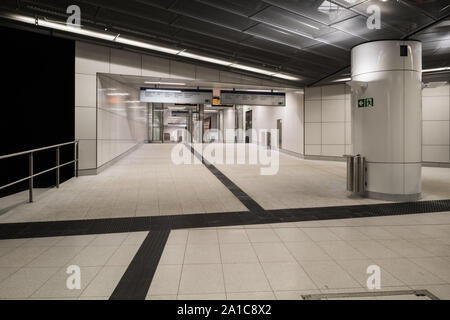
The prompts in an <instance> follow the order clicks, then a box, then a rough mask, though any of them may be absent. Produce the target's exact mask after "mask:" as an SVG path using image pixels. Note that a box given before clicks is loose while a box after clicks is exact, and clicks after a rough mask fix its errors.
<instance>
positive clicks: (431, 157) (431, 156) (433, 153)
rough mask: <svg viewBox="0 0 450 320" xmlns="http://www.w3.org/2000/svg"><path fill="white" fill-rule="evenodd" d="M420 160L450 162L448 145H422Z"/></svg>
mask: <svg viewBox="0 0 450 320" xmlns="http://www.w3.org/2000/svg"><path fill="white" fill-rule="evenodd" d="M422 161H425V162H450V147H449V146H426V145H425V146H423V148H422Z"/></svg>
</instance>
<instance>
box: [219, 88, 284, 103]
mask: <svg viewBox="0 0 450 320" xmlns="http://www.w3.org/2000/svg"><path fill="white" fill-rule="evenodd" d="M220 101H221V103H222V104H240V105H255V106H279V107H284V106H286V94H285V93H284V92H258V91H227V90H222V91H220Z"/></svg>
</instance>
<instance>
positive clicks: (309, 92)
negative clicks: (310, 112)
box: [305, 87, 322, 101]
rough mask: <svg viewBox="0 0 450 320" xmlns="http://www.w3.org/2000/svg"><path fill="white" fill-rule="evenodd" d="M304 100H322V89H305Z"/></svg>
mask: <svg viewBox="0 0 450 320" xmlns="http://www.w3.org/2000/svg"><path fill="white" fill-rule="evenodd" d="M305 100H306V101H310V100H322V87H312V88H306V89H305Z"/></svg>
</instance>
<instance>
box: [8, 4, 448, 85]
mask: <svg viewBox="0 0 450 320" xmlns="http://www.w3.org/2000/svg"><path fill="white" fill-rule="evenodd" d="M71 4H77V5H79V6H80V7H81V12H82V24H83V25H85V26H89V27H94V28H101V29H102V30H104V29H105V27H107V28H108V30H109V31H113V32H117V33H121V34H123V35H127V36H130V37H135V38H136V39H140V40H146V41H151V42H154V43H160V44H163V45H167V46H171V47H178V48H186V49H188V50H190V51H192V52H195V53H199V54H205V55H209V56H213V57H219V58H226V59H232V60H234V61H237V62H240V63H244V64H248V65H251V66H255V67H265V68H269V69H276V70H280V71H282V72H287V73H291V74H295V75H298V76H300V77H302V79H303V80H302V84H306V85H310V84H313V83H316V82H317V81H319V80H321V79H323V78H325V77H328V76H330V75H332V76H331V77H329V78H327V81H329V80H330V79H331V80H332V79H333V78H337V77H342V76H343V75H345V74H346V73H348V68H347V67H348V66H349V64H350V49H351V48H352V47H353V46H354V45H357V44H359V43H363V42H366V41H371V40H379V39H408V38H412V39H417V40H421V41H422V42H423V54H424V68H434V67H440V66H449V65H450V17H449V15H450V0H445V1H444V0H387V1H380V0H335V1H333V0H330V1H324V0H264V1H259V0H126V1H125V0H88V1H84V0H79V1H74V0H70V1H65V0H43V1H27V0H20V1H19V0H2V1H1V4H0V6H1V7H2V8H4V9H7V10H9V11H13V10H14V12H22V13H24V14H32V15H38V16H43V17H46V18H53V19H59V20H61V18H65V17H67V14H66V8H67V6H68V5H71ZM372 4H377V5H378V6H379V7H380V8H381V19H382V28H381V29H379V30H370V29H368V28H367V26H366V21H367V16H368V14H367V13H366V10H367V8H368V6H370V5H372Z"/></svg>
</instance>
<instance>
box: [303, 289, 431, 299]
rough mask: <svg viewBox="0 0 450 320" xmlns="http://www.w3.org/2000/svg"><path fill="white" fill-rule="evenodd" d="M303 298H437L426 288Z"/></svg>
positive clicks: (304, 296)
mask: <svg viewBox="0 0 450 320" xmlns="http://www.w3.org/2000/svg"><path fill="white" fill-rule="evenodd" d="M301 298H302V299H303V300H439V298H438V297H436V296H435V295H433V294H432V293H431V292H429V291H428V290H402V291H377V292H351V293H349V292H346V293H324V294H309V295H302V296H301Z"/></svg>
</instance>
